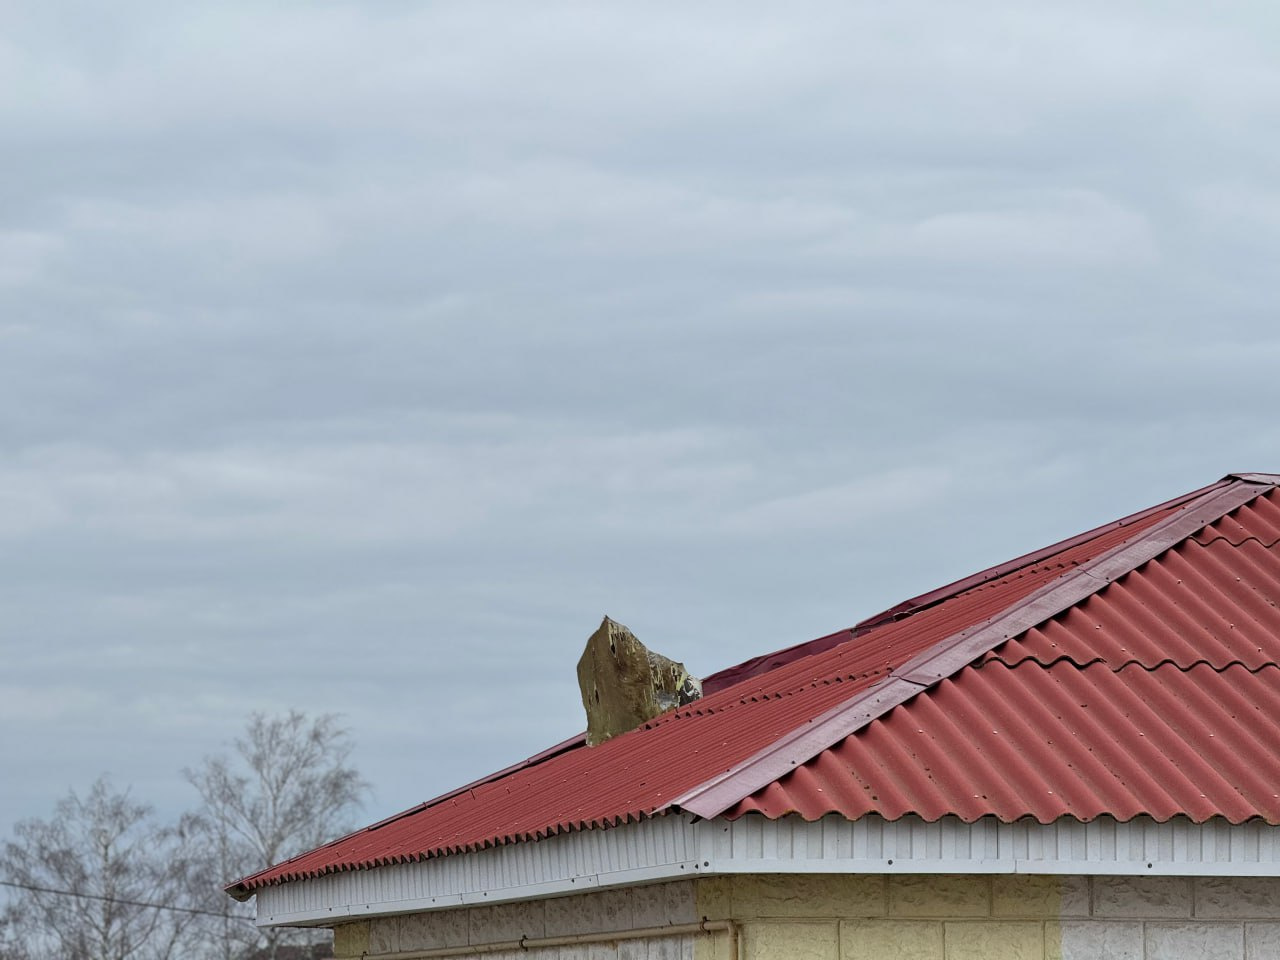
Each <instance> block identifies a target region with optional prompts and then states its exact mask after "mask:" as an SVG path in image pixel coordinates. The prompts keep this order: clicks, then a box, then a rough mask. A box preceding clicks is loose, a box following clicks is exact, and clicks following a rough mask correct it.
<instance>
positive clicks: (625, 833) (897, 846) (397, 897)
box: [257, 814, 1280, 926]
mask: <svg viewBox="0 0 1280 960" xmlns="http://www.w3.org/2000/svg"><path fill="white" fill-rule="evenodd" d="M733 873H1042V874H1050V873H1052V874H1086V875H1087V874H1150V875H1152V876H1237V877H1239V876H1280V826H1271V825H1269V824H1266V823H1261V822H1254V823H1246V824H1239V825H1233V824H1230V823H1227V822H1225V821H1221V820H1219V821H1210V822H1209V823H1204V824H1196V823H1192V822H1190V821H1189V820H1186V819H1174V820H1171V821H1169V822H1167V823H1157V822H1156V821H1154V820H1152V819H1151V818H1149V817H1137V818H1135V819H1133V820H1131V821H1129V822H1127V823H1120V822H1119V821H1116V820H1113V819H1110V818H1102V819H1099V820H1095V821H1093V822H1092V823H1080V822H1078V821H1075V820H1062V821H1058V822H1055V823H1050V824H1041V823H1037V822H1035V821H1019V822H1017V823H1000V822H999V821H997V820H996V819H994V818H991V817H988V818H984V819H981V820H978V821H976V822H974V823H964V822H963V821H961V820H959V819H957V818H955V817H944V818H942V819H941V820H938V821H936V822H934V823H927V822H925V821H924V820H922V819H920V818H919V817H914V816H907V817H903V818H902V819H900V820H896V821H892V822H891V821H887V820H885V819H883V818H881V817H877V816H867V817H864V818H863V819H861V820H856V821H849V820H845V819H843V818H842V817H839V816H835V815H832V816H827V817H824V818H822V819H821V820H817V821H814V822H813V823H807V822H805V821H804V820H803V819H801V818H800V817H798V816H791V817H785V818H783V819H781V820H766V819H764V818H763V817H759V816H755V815H748V816H745V817H742V818H740V819H738V820H736V821H733V822H729V821H726V820H721V819H714V820H695V818H694V817H692V816H691V815H688V814H672V815H668V816H661V817H657V818H654V819H652V820H645V821H642V822H639V823H631V824H625V825H623V826H619V827H613V828H611V829H605V830H584V831H580V832H576V833H566V834H561V835H559V836H555V837H549V838H547V839H546V840H541V841H537V842H522V843H513V844H508V845H506V846H501V847H494V848H492V849H489V850H481V851H478V852H476V853H470V854H459V855H454V856H448V857H440V858H437V859H432V860H424V861H422V862H419V863H410V864H399V865H395V866H386V867H378V868H376V869H373V870H353V871H350V872H347V873H336V874H332V875H330V876H326V877H319V878H317V879H314V880H297V881H293V882H291V883H286V884H282V885H280V886H272V887H264V888H263V889H261V890H258V891H257V910H258V923H259V925H262V926H279V925H291V924H292V925H296V924H307V925H310V924H314V925H329V924H332V923H338V922H342V921H344V920H348V919H353V918H357V917H371V916H380V915H386V914H394V913H409V912H418V911H423V910H437V909H445V908H449V907H458V906H464V905H468V904H479V903H502V902H506V901H511V900H527V899H532V898H536V897H550V896H560V895H563V894H570V893H585V892H588V891H591V890H597V889H602V888H608V887H620V886H629V885H633V884H641V883H656V882H661V881H669V880H683V879H688V878H689V877H693V876H706V875H715V874H733Z"/></svg>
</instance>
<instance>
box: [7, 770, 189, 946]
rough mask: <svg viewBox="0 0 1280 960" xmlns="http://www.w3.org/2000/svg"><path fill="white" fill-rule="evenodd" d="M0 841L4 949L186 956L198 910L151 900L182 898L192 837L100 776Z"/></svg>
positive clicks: (176, 899)
mask: <svg viewBox="0 0 1280 960" xmlns="http://www.w3.org/2000/svg"><path fill="white" fill-rule="evenodd" d="M14 833H15V835H16V839H15V840H13V841H8V842H6V843H5V844H4V846H3V848H0V870H2V871H3V875H4V877H5V879H6V881H7V882H8V883H9V884H15V885H17V886H16V887H11V888H10V889H11V890H12V891H13V896H12V900H11V902H10V907H9V909H8V910H6V913H5V916H4V927H5V931H4V932H5V938H4V943H3V947H4V949H5V951H6V952H5V954H4V955H5V956H14V957H24V958H25V957H29V958H31V960H43V958H58V960H126V958H133V960H170V958H173V957H177V956H186V955H188V954H189V953H190V951H189V950H188V949H187V948H188V946H189V945H188V943H187V938H188V937H189V935H190V934H191V933H192V925H193V922H194V920H195V916H194V915H193V914H190V913H184V912H181V911H176V910H166V909H157V908H156V907H154V906H148V905H149V904H157V905H171V904H176V903H177V902H178V901H179V900H180V899H181V898H182V892H183V886H184V881H185V878H186V876H187V873H188V871H189V868H190V859H189V858H190V852H191V851H190V848H189V845H188V841H189V839H190V835H189V834H188V833H187V832H186V831H185V830H184V829H183V827H182V826H179V827H168V826H163V825H160V824H158V823H157V822H156V820H155V817H154V815H153V813H152V811H151V808H150V807H148V806H147V805H146V804H142V803H137V802H135V801H134V800H133V799H132V798H130V796H129V794H128V792H127V791H126V792H123V793H121V792H117V791H116V790H114V789H113V788H112V786H111V783H110V781H109V780H108V779H107V778H106V777H100V778H99V779H98V780H97V781H96V782H95V783H94V784H93V785H92V786H91V787H90V788H89V791H88V792H87V793H86V794H84V795H83V796H80V795H79V794H77V793H75V792H74V791H72V792H71V793H70V794H68V796H67V797H66V798H65V799H63V800H61V801H60V802H59V803H58V805H57V807H56V809H55V811H54V815H53V817H52V818H51V819H49V820H39V819H31V820H24V821H22V822H21V823H19V824H17V826H15V828H14Z"/></svg>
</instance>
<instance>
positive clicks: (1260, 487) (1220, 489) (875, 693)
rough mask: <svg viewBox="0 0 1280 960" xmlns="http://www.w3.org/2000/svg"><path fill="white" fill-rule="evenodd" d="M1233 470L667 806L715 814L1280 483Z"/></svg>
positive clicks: (707, 815)
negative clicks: (1170, 511)
mask: <svg viewBox="0 0 1280 960" xmlns="http://www.w3.org/2000/svg"><path fill="white" fill-rule="evenodd" d="M1266 476H1267V478H1266V479H1262V475H1257V474H1254V475H1251V476H1249V477H1248V478H1246V477H1241V476H1237V475H1234V474H1233V475H1229V476H1228V477H1226V478H1224V479H1225V480H1226V481H1227V482H1226V483H1225V484H1224V485H1221V486H1219V485H1217V484H1215V485H1214V486H1213V487H1211V488H1210V489H1209V490H1208V491H1207V492H1206V493H1204V494H1203V495H1202V496H1200V497H1198V498H1196V499H1195V500H1192V501H1189V502H1188V503H1187V504H1186V505H1185V506H1183V507H1180V508H1179V509H1178V510H1177V512H1176V513H1174V514H1171V515H1170V516H1169V517H1168V518H1167V519H1165V520H1162V521H1160V522H1158V523H1156V524H1155V525H1153V526H1152V527H1150V528H1148V529H1147V530H1144V531H1142V532H1141V533H1140V534H1139V535H1138V536H1137V537H1135V538H1134V539H1133V540H1131V541H1127V542H1124V543H1121V544H1119V545H1118V546H1116V547H1113V548H1112V549H1110V550H1108V551H1106V552H1105V553H1103V554H1101V555H1100V556H1098V557H1095V558H1094V559H1093V560H1091V561H1090V562H1088V563H1085V564H1081V565H1080V566H1078V567H1075V568H1072V569H1071V570H1068V571H1066V572H1065V573H1063V574H1062V576H1060V577H1058V578H1057V579H1055V580H1052V581H1050V582H1049V583H1047V584H1045V585H1044V586H1043V587H1041V588H1040V589H1038V590H1035V591H1033V592H1032V593H1030V594H1029V595H1028V596H1026V597H1024V598H1023V599H1022V600H1020V601H1018V602H1016V603H1014V604H1012V605H1010V606H1009V607H1007V608H1006V609H1005V610H1004V611H1003V612H1002V613H1001V614H999V615H997V616H995V617H992V618H990V619H988V620H986V621H984V622H983V623H981V624H977V625H974V626H971V627H967V628H965V629H964V630H961V631H959V632H957V633H954V634H952V635H951V636H949V637H946V638H945V639H943V640H941V641H939V642H938V643H936V644H934V645H933V646H931V647H930V648H929V649H927V650H925V651H924V652H923V653H920V654H918V655H917V656H915V657H913V658H912V659H910V660H908V661H907V662H906V663H904V664H902V665H901V666H899V667H898V668H896V669H895V670H893V671H891V672H890V674H889V676H888V677H886V678H885V679H884V680H883V681H882V682H881V683H879V684H876V685H875V686H873V687H870V688H869V689H867V690H864V691H862V692H861V693H858V694H856V695H854V696H853V697H851V698H850V699H849V700H846V701H844V702H843V703H839V704H837V705H836V706H834V707H832V708H831V709H829V710H827V711H826V712H824V713H822V714H820V715H819V716H817V717H814V718H811V719H810V720H807V721H805V723H804V724H803V725H801V726H799V727H796V728H795V729H793V730H791V731H790V732H788V733H786V734H784V735H783V736H782V737H779V738H778V739H777V740H775V741H774V742H773V743H772V744H770V745H769V746H767V747H765V748H764V749H763V750H760V751H759V752H757V753H756V754H754V755H753V756H750V757H748V758H747V759H746V760H743V761H742V762H740V763H738V764H736V765H735V766H733V767H731V768H730V769H729V770H726V771H725V772H723V773H721V774H718V775H716V776H714V777H712V778H710V779H708V780H706V781H704V782H703V783H701V784H699V785H698V786H696V787H694V788H693V789H692V790H688V791H686V792H685V793H683V794H682V795H680V796H679V797H675V798H673V799H672V800H671V801H669V803H668V804H667V806H670V807H678V808H680V809H683V810H687V811H689V812H691V813H694V814H697V815H698V816H700V817H704V818H708V819H709V818H711V817H716V816H719V815H720V814H721V813H723V812H724V811H726V810H728V809H729V808H730V807H732V806H733V805H734V804H735V803H737V802H739V801H740V800H742V799H744V798H745V797H748V796H750V795H751V794H753V793H755V792H756V791H757V790H759V789H761V788H762V787H764V786H766V785H767V784H769V783H772V782H773V781H774V780H777V779H778V778H779V777H781V776H783V775H785V774H786V773H788V772H790V771H791V770H793V769H795V768H796V767H798V766H799V765H800V764H802V763H805V762H807V761H809V760H811V759H812V758H813V757H815V756H817V755H818V754H819V753H821V752H822V751H823V750H826V749H828V748H829V747H831V746H832V745H833V744H836V743H839V742H840V741H841V740H843V739H844V738H845V737H847V736H849V735H850V734H853V733H856V732H857V731H858V730H860V729H862V728H863V727H865V726H866V725H867V724H868V723H870V722H871V721H872V720H875V719H876V718H877V717H880V716H883V715H884V714H885V713H888V712H889V711H890V710H892V709H893V708H894V707H896V706H898V705H899V704H901V703H905V702H906V701H907V700H909V699H911V698H912V697H914V696H915V695H916V694H917V693H919V692H920V691H922V690H926V689H928V688H929V687H931V686H933V685H934V684H936V683H938V682H939V681H940V680H943V679H945V678H946V677H949V676H951V675H952V674H953V673H955V672H957V671H959V670H961V669H962V668H964V667H965V666H967V665H968V664H970V663H972V662H973V661H974V660H976V659H977V658H978V657H980V656H982V655H983V654H986V653H989V652H990V651H991V650H993V649H994V648H995V647H997V646H998V645H1000V644H1001V643H1004V642H1005V641H1006V640H1008V639H1010V638H1011V637H1013V636H1015V635H1016V634H1017V633H1021V632H1022V631H1024V630H1027V629H1030V628H1031V627H1033V626H1035V625H1036V624H1038V623H1043V622H1044V621H1045V620H1047V619H1049V618H1050V617H1053V616H1056V615H1057V614H1059V613H1061V612H1062V611H1063V610H1066V609H1068V608H1069V607H1071V606H1074V605H1075V604H1076V603H1079V602H1080V601H1081V600H1083V599H1084V598H1085V597H1087V596H1089V595H1091V594H1093V593H1096V592H1097V591H1098V590H1099V589H1101V588H1102V587H1103V586H1106V585H1107V584H1109V583H1111V582H1112V581H1114V580H1116V579H1118V578H1119V577H1121V576H1123V575H1124V574H1126V573H1128V572H1130V571H1131V570H1135V569H1137V568H1138V567H1139V566H1141V565H1142V564H1144V563H1146V562H1147V561H1148V560H1150V559H1152V558H1153V557H1156V556H1158V555H1160V554H1161V553H1163V552H1164V551H1165V550H1167V549H1169V548H1170V547H1172V546H1173V545H1174V544H1177V543H1180V542H1181V541H1183V540H1185V539H1187V538H1188V537H1190V536H1192V535H1193V534H1195V533H1196V532H1197V531H1199V530H1201V529H1203V528H1204V527H1206V526H1208V525H1209V524H1210V523H1213V522H1214V521H1216V520H1220V519H1221V518H1222V517H1224V516H1226V515H1227V514H1228V513H1230V512H1231V511H1232V510H1235V509H1237V508H1238V507H1241V506H1243V505H1244V504H1246V503H1248V502H1249V501H1251V500H1254V499H1256V498H1257V497H1259V496H1261V495H1262V494H1263V493H1265V492H1266V491H1267V490H1269V489H1271V488H1272V487H1275V486H1276V485H1277V484H1280V476H1272V475H1266Z"/></svg>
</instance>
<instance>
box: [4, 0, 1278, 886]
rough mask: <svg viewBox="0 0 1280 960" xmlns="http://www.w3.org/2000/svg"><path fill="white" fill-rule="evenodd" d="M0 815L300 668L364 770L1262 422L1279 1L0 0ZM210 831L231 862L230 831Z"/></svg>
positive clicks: (792, 638) (1262, 454)
mask: <svg viewBox="0 0 1280 960" xmlns="http://www.w3.org/2000/svg"><path fill="white" fill-rule="evenodd" d="M0 25H2V29H0V162H2V163H3V176H2V177H0V565H2V566H0V578H2V579H0V645H2V646H0V653H2V654H3V668H2V670H0V731H3V733H2V734H0V769H2V770H3V771H4V775H3V778H2V779H0V783H2V784H3V786H2V787H0V827H2V828H3V832H4V833H8V826H7V825H8V824H9V823H11V822H12V821H13V820H15V819H17V818H19V817H26V816H46V815H48V814H49V813H50V812H51V810H52V807H53V804H54V803H55V801H56V800H57V799H58V798H59V797H60V796H62V795H63V794H64V793H65V792H66V790H67V789H68V788H70V787H76V788H83V787H85V786H86V785H87V784H88V783H89V782H90V781H91V780H92V779H93V778H94V777H95V776H96V775H97V774H99V773H101V772H104V771H109V772H111V773H112V774H113V775H114V777H115V780H116V782H117V785H122V786H123V785H126V784H132V785H133V788H134V793H135V796H137V797H138V798H140V799H145V800H149V801H151V802H153V803H154V804H156V805H157V807H159V808H160V810H161V811H162V812H165V813H166V814H168V813H176V812H177V811H179V810H181V809H182V808H184V807H185V806H187V805H189V804H190V803H192V801H193V799H194V798H193V797H192V795H191V793H190V790H189V788H187V787H186V786H185V784H183V783H182V781H181V778H180V776H179V773H178V772H179V770H180V769H181V768H182V767H184V766H190V765H193V764H196V763H198V762H199V761H200V759H201V757H202V756H204V755H205V754H207V753H209V752H211V751H213V750H216V749H217V748H218V746H219V744H220V743H222V742H224V741H226V740H227V739H229V738H230V737H232V736H233V735H234V734H235V733H236V732H237V731H238V730H239V729H240V728H241V727H242V725H243V723H244V721H245V719H246V717H247V716H248V715H249V714H250V713H251V712H253V711H278V710H285V709H288V708H290V707H297V708H301V709H304V710H308V711H313V712H316V711H338V712H340V713H342V714H343V715H344V716H345V722H346V723H347V725H348V726H349V727H350V729H351V731H352V734H353V736H354V738H355V740H356V742H357V752H356V754H355V759H356V761H357V764H358V766H359V767H360V769H361V771H362V772H363V773H364V775H365V777H366V778H367V779H368V780H369V781H370V782H371V784H372V785H373V788H374V789H373V792H372V794H371V797H370V799H369V802H368V804H367V806H366V809H365V811H364V817H365V818H366V819H367V820H373V819H376V818H380V817H382V816H384V815H386V814H388V813H391V812H393V811H395V810H398V809H401V808H404V807H407V806H410V805H412V804H414V803H416V802H418V801H421V800H424V799H427V798H428V797H431V796H433V795H435V794H437V793H440V792H442V791H443V790H446V789H448V788H450V787H453V786H456V785H458V784H460V783H462V782H464V781H467V780H470V779H473V778H475V777H476V776H479V775H481V774H484V773H487V772H489V771H490V770H493V769H495V768H497V767H500V766H504V765H506V764H508V763H510V762H513V761H515V760H518V759H521V758H523V757H526V756H528V755H530V754H531V753H534V752H536V751H538V750H540V749H541V748H543V747H545V746H547V745H549V744H551V743H553V742H556V741H558V740H560V739H563V738H564V737H566V736H569V735H571V734H574V733H576V732H577V731H579V730H580V729H582V727H583V725H584V722H583V717H582V713H581V706H580V703H579V701H578V693H577V687H576V682H575V678H574V665H575V663H576V660H577V658H578V656H579V654H580V652H581V649H582V645H583V643H584V642H585V639H586V637H587V635H588V634H589V633H591V631H592V630H593V629H594V628H595V626H596V625H597V624H598V622H599V620H600V617H601V616H602V615H603V614H606V613H607V614H609V615H610V616H613V617H614V618H615V619H618V620H620V621H622V622H623V623H626V624H627V625H629V626H630V627H631V628H632V629H633V630H635V632H636V633H637V634H638V635H639V637H640V638H641V639H642V640H644V641H645V642H646V643H648V644H649V645H650V646H651V647H653V648H654V649H656V650H658V651H660V652H662V653H664V654H667V655H669V656H672V657H675V658H677V659H683V660H684V661H685V662H686V663H687V664H688V665H689V667H690V669H691V670H692V671H693V672H694V673H695V674H699V675H705V674H707V673H710V672H712V671H714V670H716V669H718V668H720V667H723V666H727V665H729V664H731V663H735V662H738V661H740V660H743V659H745V658H747V657H750V656H753V655H755V654H758V653H761V652H763V651H766V650H771V649H775V648H778V647H782V646H786V645H789V644H793V643H797V642H800V641H803V640H807V639H810V638H812V637H815V636H819V635H822V634H825V633H829V632H831V631H833V630H836V629H839V628H841V627H847V626H849V625H851V624H852V623H854V622H855V621H857V620H859V619H861V618H862V617H865V616H867V615H868V614H871V613H874V612H876V611H878V610H880V609H883V608H885V607H888V606H890V605H892V604H893V603H895V602H897V601H899V600H902V599H904V598H905V597H908V596H912V595H914V594H917V593H920V592H922V591H924V590H927V589H930V588H932V587H935V586H938V585H940V584H942V583H945V582H948V581H950V580H953V579H955V578H957V577H960V576H962V575H965V574H967V573H970V572H972V571H974V570H977V569H979V568H982V567H985V566H988V565H990V564H993V563H996V562H999V561H1001V560H1004V559H1007V558H1009V557H1011V556H1014V555H1016V554H1019V553H1022V552H1025V551H1027V550H1030V549H1032V548H1035V547H1038V546H1041V545H1043V544H1045V543H1048V542H1050V541H1052V540H1056V539H1060V538H1061V537H1064V536H1067V535H1070V534H1073V533H1076V532H1078V531H1080V530H1083V529H1085V528H1087V527H1091V526H1094V525H1096V524H1098V523H1101V522H1105V521H1108V520H1111V519H1114V518H1116V517H1118V516H1121V515H1123V514H1125V513H1128V512H1131V511H1133V510H1136V509H1139V508H1141V507H1144V506H1146V505H1148V504H1151V503H1154V502H1157V501H1159V500H1163V499H1166V498H1168V497H1171V496H1174V495H1176V494H1178V493H1181V492H1183V491H1186V490H1189V489H1192V488H1194V487H1198V486H1201V485H1203V484H1205V483H1208V482H1210V481H1213V480H1215V479H1217V478H1218V477H1220V476H1222V475H1223V474H1225V473H1227V472H1229V471H1233V470H1259V471H1266V470H1270V471H1275V470H1280V417H1277V413H1276V400H1277V397H1278V395H1280V390H1278V388H1277V370H1280V320H1278V318H1277V297H1276V293H1277V279H1276V278H1277V268H1276V259H1277V252H1278V251H1280V174H1277V171H1278V170H1280V13H1277V12H1276V8H1275V5H1274V4H1272V3H1256V4H1252V5H1249V4H1235V5H1229V6H1222V5H1212V6H1206V5H1204V4H1200V3H1174V2H1169V0H1163V2H1159V3H1149V4H1147V3H1128V4H1116V3H1114V2H1108V3H1088V2H1079V3H1074V4H1070V5H1054V6H1053V7H1049V6H1048V5H1044V6H1043V7H1037V6H1036V5H1027V4H1009V5H1002V4H987V3H982V2H978V3H970V4H965V5H963V6H957V5H955V4H946V3H934V4H930V3H911V2H901V0H895V2H893V3H856V4H855V3H847V2H830V3H818V2H814V3H805V2H792V3H789V4H776V3H769V4H756V3H749V2H741V0H739V2H734V3H723V4H721V3H701V4H688V3H663V2H654V0H647V2H644V3H613V4H598V3H562V2H554V0H540V2H538V3H529V2H523V3H514V2H513V3H507V4H503V3H490V2H483V0H467V2H459V3H428V2H417V3H411V2H398V0H383V2H378V0H375V2H367V0H364V2H358V3H343V2H317V0H307V2H273V3H265V2H262V0H254V2H224V3H218V4H182V3H162V2H118V3H111V4H102V3H96V2H95V3H82V4H78V5H76V4H62V3H58V4H50V3H41V2H35V0H32V2H22V0H19V2H16V3H7V4H4V5H3V7H2V12H0ZM228 879H229V878H228Z"/></svg>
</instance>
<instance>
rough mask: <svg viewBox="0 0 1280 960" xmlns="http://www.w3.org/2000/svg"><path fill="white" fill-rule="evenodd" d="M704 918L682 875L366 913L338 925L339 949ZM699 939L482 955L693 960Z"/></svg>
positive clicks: (355, 954) (354, 951) (372, 954)
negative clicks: (544, 895) (566, 892)
mask: <svg viewBox="0 0 1280 960" xmlns="http://www.w3.org/2000/svg"><path fill="white" fill-rule="evenodd" d="M698 919H699V917H698V916H697V912H696V900H695V896H694V889H693V882H692V881H681V882H678V883H661V884H653V885H651V886H645V887H627V888H622V889H618V890H602V891H599V892H596V893H587V894H580V895H577V896H568V897H554V898H551V899H547V900H527V901H523V902H519V903H495V904H493V905H491V906H478V907H463V908H459V909H455V910H434V911H430V912H426V913H413V914H406V915H404V916H399V917H378V918H375V919H371V920H362V921H358V922H356V923H348V924H343V925H342V926H340V927H337V928H335V929H334V936H333V950H334V956H335V957H338V958H340V960H345V958H361V957H366V956H367V957H369V958H370V960H376V958H377V957H379V956H394V955H395V954H398V953H410V952H412V951H415V950H434V949H440V948H446V947H464V946H468V945H479V944H486V943H503V942H506V941H512V940H519V939H520V938H521V937H527V938H528V939H531V940H533V939H538V938H540V937H559V936H566V935H573V934H587V933H615V932H619V931H624V930H641V929H645V928H648V927H664V926H675V925H678V924H685V923H694V922H696V921H697V920H698ZM693 940H694V938H693V937H691V936H688V935H685V936H662V937H651V938H644V939H636V940H619V941H606V942H604V943H592V944H577V945H572V946H560V947H535V948H531V949H526V950H514V951H499V952H496V953H487V954H485V955H484V956H485V957H486V958H489V960H693Z"/></svg>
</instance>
